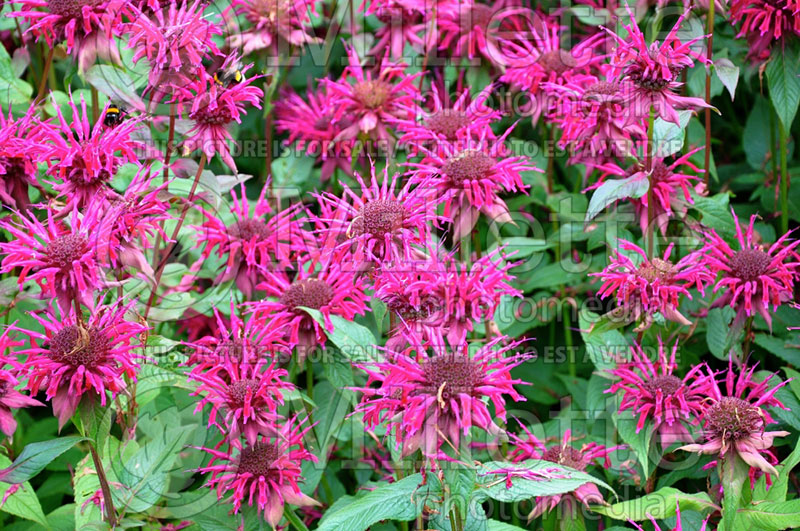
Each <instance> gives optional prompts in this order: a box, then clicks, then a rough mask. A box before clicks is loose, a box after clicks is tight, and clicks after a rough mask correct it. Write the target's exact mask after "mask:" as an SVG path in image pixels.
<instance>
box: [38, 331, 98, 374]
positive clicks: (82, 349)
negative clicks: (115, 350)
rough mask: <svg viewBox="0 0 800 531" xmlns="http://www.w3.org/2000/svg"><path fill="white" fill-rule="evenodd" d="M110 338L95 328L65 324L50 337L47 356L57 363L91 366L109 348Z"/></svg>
mask: <svg viewBox="0 0 800 531" xmlns="http://www.w3.org/2000/svg"><path fill="white" fill-rule="evenodd" d="M111 344H112V341H111V338H109V337H108V336H107V335H106V334H105V333H103V332H102V331H100V330H98V329H97V328H89V329H85V328H79V327H78V326H76V325H69V326H65V327H64V328H62V329H61V330H59V331H58V332H56V334H55V335H54V336H53V337H52V338H51V339H50V342H49V346H48V347H47V348H48V350H49V352H48V354H47V355H48V357H49V358H50V359H51V360H53V361H56V362H58V363H63V364H66V365H71V366H73V367H79V366H81V365H83V366H85V367H93V366H94V365H95V364H96V363H97V362H99V361H101V360H103V359H105V357H106V355H107V354H108V353H109V351H110V350H111Z"/></svg>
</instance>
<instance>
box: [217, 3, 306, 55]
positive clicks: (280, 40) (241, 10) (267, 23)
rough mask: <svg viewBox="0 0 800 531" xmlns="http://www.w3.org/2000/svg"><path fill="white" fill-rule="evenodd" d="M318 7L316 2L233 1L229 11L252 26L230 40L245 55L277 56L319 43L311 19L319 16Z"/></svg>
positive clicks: (232, 45) (236, 33)
mask: <svg viewBox="0 0 800 531" xmlns="http://www.w3.org/2000/svg"><path fill="white" fill-rule="evenodd" d="M314 4H315V2H314V1H313V0H233V2H232V3H231V6H230V7H229V8H228V9H232V10H233V11H235V13H236V14H237V15H239V16H240V17H243V18H244V19H245V20H247V21H248V22H249V23H250V24H251V26H250V27H249V28H245V29H244V30H243V31H238V32H234V33H233V34H232V35H231V36H230V37H228V40H229V42H230V45H231V47H232V48H235V49H241V50H242V53H243V54H244V55H247V54H249V53H250V52H253V51H256V50H263V49H271V51H272V53H273V54H275V55H277V54H278V53H279V52H281V51H283V52H284V53H285V52H286V51H288V50H289V48H290V46H300V47H302V46H303V45H304V44H308V43H312V42H319V39H318V38H316V37H314V36H313V34H312V33H311V32H312V28H311V15H312V14H314V15H316V14H317V13H316V10H315V7H314Z"/></svg>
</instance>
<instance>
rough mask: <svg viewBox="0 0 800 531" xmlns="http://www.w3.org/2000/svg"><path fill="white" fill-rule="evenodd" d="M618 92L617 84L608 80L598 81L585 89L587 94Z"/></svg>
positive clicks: (609, 94) (613, 93) (610, 94)
mask: <svg viewBox="0 0 800 531" xmlns="http://www.w3.org/2000/svg"><path fill="white" fill-rule="evenodd" d="M618 92H619V85H617V84H616V83H613V82H610V81H598V82H597V83H595V84H594V85H591V86H590V87H589V88H587V89H586V94H587V95H592V94H601V95H603V96H614V95H616V94H617V93H618Z"/></svg>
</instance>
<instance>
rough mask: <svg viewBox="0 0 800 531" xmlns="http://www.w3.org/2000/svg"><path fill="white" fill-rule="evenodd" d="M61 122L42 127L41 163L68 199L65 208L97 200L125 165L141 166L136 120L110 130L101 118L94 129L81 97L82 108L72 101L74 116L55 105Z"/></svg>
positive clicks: (58, 190)
mask: <svg viewBox="0 0 800 531" xmlns="http://www.w3.org/2000/svg"><path fill="white" fill-rule="evenodd" d="M54 106H55V108H56V116H57V118H58V122H57V124H55V125H51V126H49V127H48V126H46V125H44V124H43V126H42V128H41V133H42V141H43V144H42V155H41V156H42V160H44V161H47V164H48V170H47V173H48V175H50V176H52V177H54V178H55V179H56V181H55V182H54V183H53V188H54V189H55V190H56V191H57V192H58V193H59V194H60V195H62V196H66V197H67V206H66V207H65V209H71V208H72V206H75V207H77V208H79V209H80V208H83V207H85V206H86V205H87V204H89V202H90V201H91V200H92V199H93V198H95V197H97V196H104V195H106V194H108V193H109V189H108V184H109V182H110V181H111V179H112V178H113V177H114V175H116V173H117V169H118V168H119V167H120V166H121V165H123V164H125V163H135V164H139V154H138V153H137V150H139V149H142V148H144V145H143V144H141V143H140V142H137V141H135V140H132V138H131V137H132V135H133V134H134V133H135V132H136V131H137V130H138V129H139V127H140V124H139V122H138V121H137V120H126V121H124V122H123V123H122V124H120V125H118V126H116V127H113V128H107V127H106V126H105V125H103V120H102V118H101V119H100V120H98V121H97V123H95V124H94V125H93V126H92V125H90V123H89V114H88V113H87V111H86V102H85V101H84V99H83V96H81V103H80V109H78V107H76V106H75V103H74V102H73V101H72V99H70V102H69V106H70V108H71V109H72V116H71V117H69V118H67V117H65V116H64V115H63V114H62V113H61V108H60V106H59V105H58V104H55V103H54Z"/></svg>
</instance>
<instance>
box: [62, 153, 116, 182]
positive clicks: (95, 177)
mask: <svg viewBox="0 0 800 531" xmlns="http://www.w3.org/2000/svg"><path fill="white" fill-rule="evenodd" d="M111 157H112V160H111V166H110V170H109V168H108V167H107V166H106V162H107V160H108V159H107V155H106V153H100V155H99V157H98V158H99V160H100V168H99V169H92V170H89V169H88V168H87V167H86V160H85V159H84V158H83V156H81V155H77V156H76V157H75V158H74V159H73V160H72V164H70V165H69V167H67V168H66V179H67V180H68V181H69V182H71V183H73V184H76V185H79V186H90V187H91V186H99V185H101V184H102V183H105V182H108V181H110V180H111V178H112V177H113V176H114V174H115V173H116V172H117V167H118V166H119V162H118V160H117V159H116V157H114V156H113V155H111Z"/></svg>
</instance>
